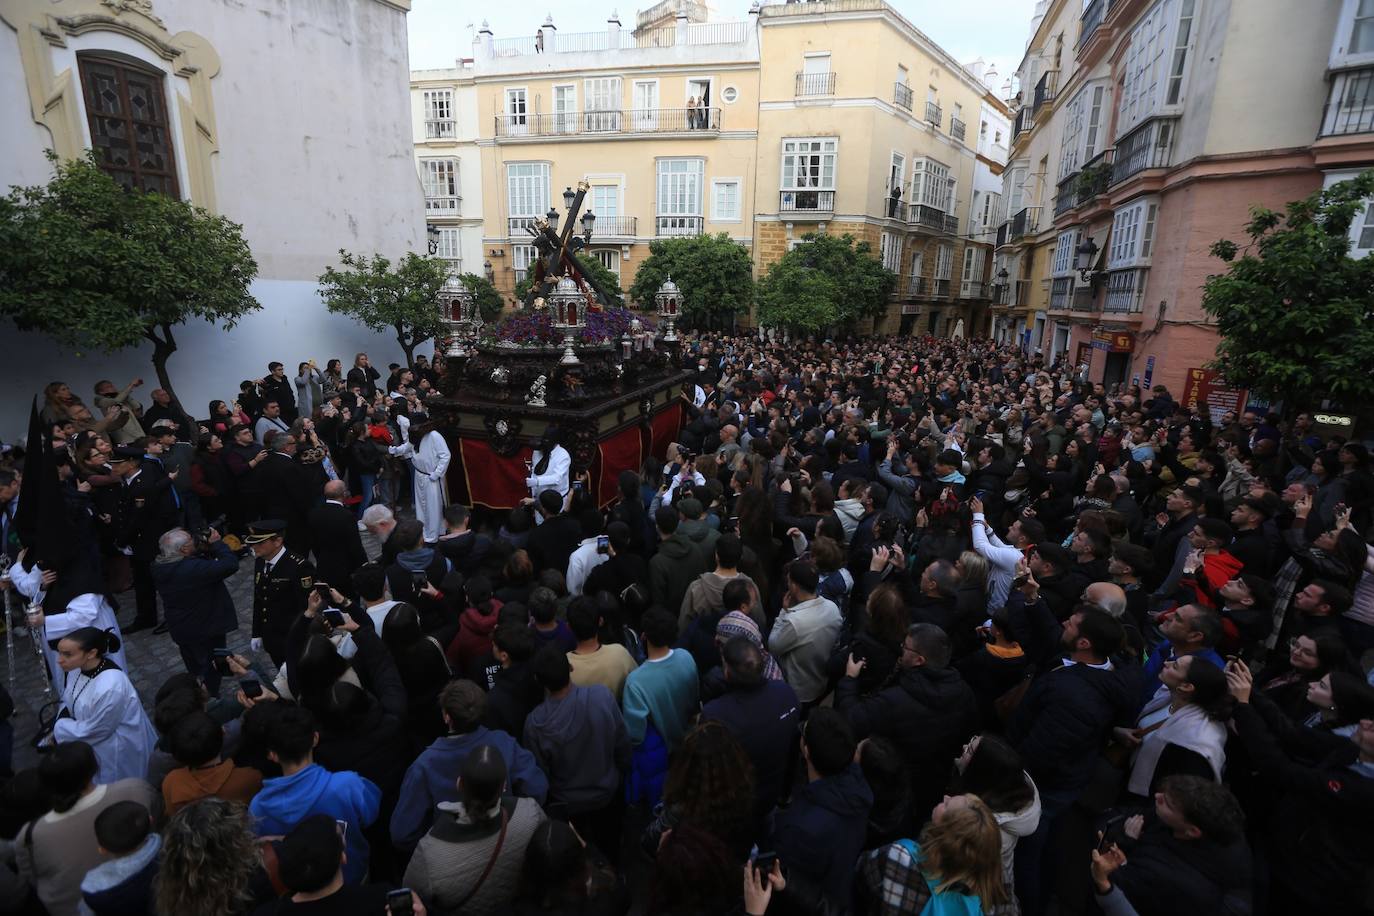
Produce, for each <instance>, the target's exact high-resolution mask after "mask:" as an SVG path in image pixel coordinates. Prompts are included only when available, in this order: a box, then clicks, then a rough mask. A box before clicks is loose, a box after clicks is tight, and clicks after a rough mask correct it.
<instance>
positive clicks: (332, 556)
mask: <svg viewBox="0 0 1374 916" xmlns="http://www.w3.org/2000/svg"><path fill="white" fill-rule="evenodd" d="M347 497H348V487H347V485H345V484H344V482H343V481H342V480H331V481H329V483H327V484H325V485H324V503H323V504H322V505H319V506H316V507H315V508H313V509H311V510H310V514H309V515H308V516H307V517H306V520H307V523H308V525H309V527H310V544H311V547H312V549H313V550H314V553H315V573H316V575H318V577H319V579H320V581H322V582H327V583H329V584H330V585H332V586H334V587H335V588H337V589H338V590H339V592H340V593H342V594H344V595H350V596H352V597H354V598H356V597H357V595H356V594H354V590H353V571H354V570H356V569H357V568H358V567H360V566H362V565H363V564H365V563H366V562H367V554H366V553H365V552H364V551H363V539H362V535H360V534H359V533H358V522H357V520H356V519H355V518H354V517H353V512H352V511H351V510H350V509H349V508H348V507H347V506H345V505H344V503H343V501H344V500H345V499H346V498H347Z"/></svg>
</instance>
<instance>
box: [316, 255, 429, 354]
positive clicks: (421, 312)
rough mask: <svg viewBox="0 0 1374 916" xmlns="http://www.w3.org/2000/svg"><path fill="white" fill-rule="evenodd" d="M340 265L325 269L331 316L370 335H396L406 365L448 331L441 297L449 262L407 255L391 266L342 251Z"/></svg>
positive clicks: (325, 293) (322, 277) (381, 259)
mask: <svg viewBox="0 0 1374 916" xmlns="http://www.w3.org/2000/svg"><path fill="white" fill-rule="evenodd" d="M339 261H340V262H341V263H342V264H343V268H344V269H343V270H335V269H334V268H333V267H326V268H325V271H324V273H322V274H321V275H320V281H319V282H320V298H321V299H323V300H324V302H325V305H326V306H327V307H328V308H329V310H330V311H331V312H334V313H336V314H339V315H347V316H349V317H350V318H352V319H354V320H355V321H357V322H358V323H360V324H362V325H363V326H364V327H366V328H368V329H369V330H372V331H385V330H388V329H390V330H393V331H395V332H396V342H397V343H398V344H400V345H401V349H402V350H404V351H405V355H406V365H413V364H414V362H415V348H416V347H417V346H419V345H420V344H422V343H424V342H425V341H426V340H430V339H431V338H433V337H434V336H435V335H436V334H439V333H440V332H442V331H443V330H444V328H445V325H444V321H445V317H444V316H443V315H441V314H439V305H438V301H439V300H438V296H439V288H440V287H441V286H443V285H444V280H445V279H446V278H447V277H448V265H447V263H445V262H444V261H443V260H441V259H440V258H425V257H421V256H420V255H417V254H415V253H414V252H413V251H408V252H406V254H405V257H403V258H401V260H400V261H399V262H397V264H396V266H395V267H392V265H391V261H390V259H388V258H385V257H383V256H382V255H379V254H378V255H373V256H372V257H371V258H369V257H368V256H367V255H361V254H359V255H354V254H350V253H348V252H347V251H344V250H343V249H339Z"/></svg>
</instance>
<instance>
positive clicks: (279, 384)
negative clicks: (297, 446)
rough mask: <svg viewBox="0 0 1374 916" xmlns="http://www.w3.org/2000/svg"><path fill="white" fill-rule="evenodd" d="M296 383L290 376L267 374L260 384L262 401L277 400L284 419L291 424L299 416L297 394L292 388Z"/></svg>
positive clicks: (259, 391) (264, 402)
mask: <svg viewBox="0 0 1374 916" xmlns="http://www.w3.org/2000/svg"><path fill="white" fill-rule="evenodd" d="M294 384H295V383H294V382H293V381H292V380H291V379H289V378H285V377H283V378H280V379H278V378H276V377H275V376H271V375H269V376H267V378H265V379H263V380H262V384H261V385H259V386H258V393H259V394H260V395H262V402H263V404H266V403H267V402H268V401H276V402H277V404H278V405H280V406H281V416H282V419H283V420H285V421H286V422H287V424H288V425H290V424H291V422H292V421H294V420H295V419H296V417H297V413H296V394H295V392H294V391H293V390H292V386H293V385H294Z"/></svg>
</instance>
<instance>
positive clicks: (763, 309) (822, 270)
mask: <svg viewBox="0 0 1374 916" xmlns="http://www.w3.org/2000/svg"><path fill="white" fill-rule="evenodd" d="M896 287H897V275H896V274H895V273H893V272H892V271H890V270H888V269H887V268H886V267H884V266H883V265H882V264H881V263H879V262H878V260H877V258H875V257H873V249H872V246H870V245H869V244H868V243H867V242H861V241H855V239H854V237H853V236H852V235H848V234H845V235H841V236H833V235H817V234H815V233H811V234H808V235H806V236H805V237H804V238H803V240H802V243H801V244H800V245H798V246H797V247H795V248H793V249H792V250H791V251H789V252H787V253H786V254H785V255H783V256H782V258H781V259H779V260H778V261H775V262H774V263H773V264H771V265H769V267H768V272H767V273H766V274H764V275H763V277H762V278H761V279H760V280H759V284H758V291H757V299H758V304H759V309H758V319H759V323H760V324H764V325H772V326H781V327H793V328H797V329H798V330H802V331H807V332H815V331H819V330H821V329H823V328H827V327H830V326H832V325H849V324H853V323H854V322H856V321H858V320H859V319H861V318H876V317H878V316H879V315H881V314H882V313H883V312H884V311H885V310H886V308H887V300H888V296H889V295H891V293H892V291H893V290H894V289H896Z"/></svg>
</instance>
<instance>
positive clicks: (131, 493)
mask: <svg viewBox="0 0 1374 916" xmlns="http://www.w3.org/2000/svg"><path fill="white" fill-rule="evenodd" d="M180 524H181V510H180V509H178V508H177V505H176V498H175V496H174V495H173V493H172V480H171V478H169V477H167V476H166V475H163V476H161V477H158V478H154V477H153V476H152V473H151V472H150V471H146V470H145V471H143V472H142V473H140V474H139V475H138V476H137V477H135V478H134V479H133V480H132V481H131V482H129V483H127V484H125V485H124V487H123V489H122V490H121V491H120V499H119V518H118V519H116V521H115V531H116V532H117V534H116V537H115V542H116V543H117V544H119V545H120V546H122V547H124V546H127V547H132V548H133V551H134V562H136V563H139V562H142V563H147V562H151V561H152V559H153V558H154V557H156V556H157V541H158V538H160V537H162V535H164V534H166V533H167V532H168V531H171V530H172V529H173V528H175V527H177V525H180Z"/></svg>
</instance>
